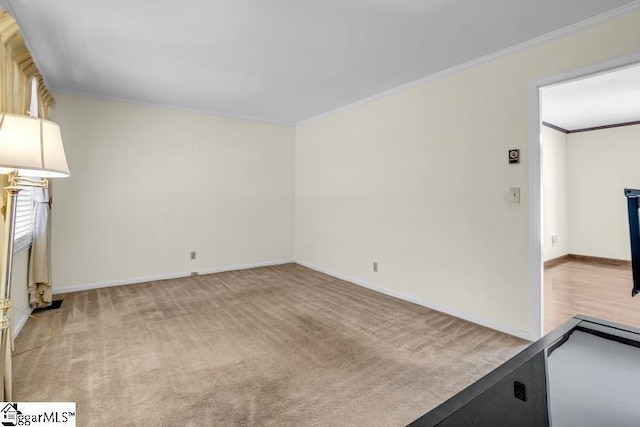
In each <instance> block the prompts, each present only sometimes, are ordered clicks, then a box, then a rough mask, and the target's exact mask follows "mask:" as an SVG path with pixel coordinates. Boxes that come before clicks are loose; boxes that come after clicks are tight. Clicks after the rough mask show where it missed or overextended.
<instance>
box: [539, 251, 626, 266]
mask: <svg viewBox="0 0 640 427" xmlns="http://www.w3.org/2000/svg"><path fill="white" fill-rule="evenodd" d="M568 261H577V262H584V263H587V264H596V265H607V266H610V267H624V268H628V267H631V261H629V260H626V259H616V258H603V257H599V256H589V255H576V254H567V255H562V256H559V257H558V258H552V259H550V260H548V261H545V262H544V268H551V267H555V266H557V265H560V264H564V263H565V262H568Z"/></svg>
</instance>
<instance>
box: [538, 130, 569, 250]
mask: <svg viewBox="0 0 640 427" xmlns="http://www.w3.org/2000/svg"><path fill="white" fill-rule="evenodd" d="M567 185H568V184H567V138H566V134H564V133H562V132H559V131H557V130H555V129H551V128H549V127H546V126H543V127H542V236H543V240H542V259H543V260H544V261H547V260H550V259H553V258H558V257H561V256H563V255H567V254H568V253H569V206H568V194H567ZM552 236H557V238H558V240H557V243H555V244H554V243H553V242H552V240H551V237H552Z"/></svg>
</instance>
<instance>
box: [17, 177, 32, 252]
mask: <svg viewBox="0 0 640 427" xmlns="http://www.w3.org/2000/svg"><path fill="white" fill-rule="evenodd" d="M33 205H34V203H33V192H32V189H31V188H25V189H23V190H22V191H20V192H19V193H18V199H17V203H16V229H15V233H14V235H13V251H14V252H19V251H22V250H25V249H27V248H29V246H30V245H31V240H32V239H33V210H34V209H33Z"/></svg>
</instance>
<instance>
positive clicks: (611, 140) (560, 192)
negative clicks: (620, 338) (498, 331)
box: [532, 60, 640, 334]
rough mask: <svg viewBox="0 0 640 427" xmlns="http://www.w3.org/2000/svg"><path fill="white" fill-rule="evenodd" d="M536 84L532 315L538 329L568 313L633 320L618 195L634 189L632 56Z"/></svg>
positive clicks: (638, 84)
mask: <svg viewBox="0 0 640 427" xmlns="http://www.w3.org/2000/svg"><path fill="white" fill-rule="evenodd" d="M535 90H536V91H537V97H538V100H539V107H540V110H539V111H540V114H539V116H538V120H537V129H538V145H537V149H538V154H539V158H538V159H537V160H538V161H539V166H540V175H539V176H538V178H539V181H535V180H532V187H533V186H534V185H535V184H536V182H538V183H539V184H540V187H539V190H540V191H539V192H537V193H536V192H535V191H533V192H532V193H534V195H536V194H537V197H539V198H538V202H539V204H538V205H537V206H536V209H538V212H537V214H538V218H539V222H538V227H539V228H538V229H537V233H538V234H537V236H535V237H536V238H538V239H539V240H538V242H539V255H540V259H539V264H537V268H538V271H539V272H540V277H539V281H538V282H537V286H538V288H539V292H538V294H537V298H538V304H539V306H538V310H539V314H540V317H539V318H536V317H535V314H534V316H533V317H534V321H536V320H537V321H539V323H538V327H539V328H540V329H539V330H540V332H541V333H542V334H544V333H547V332H549V331H551V330H553V329H555V328H556V327H558V326H560V325H561V324H562V323H564V322H565V321H566V320H568V319H569V318H571V317H573V316H575V315H576V314H584V315H587V316H593V317H598V318H601V319H605V320H610V321H614V322H618V323H623V324H626V325H629V326H634V327H640V298H637V297H636V298H632V296H631V290H632V287H633V280H632V273H631V261H630V260H631V250H630V243H629V222H628V215H627V200H626V197H625V193H624V190H625V188H637V189H640V168H638V167H637V160H636V159H638V158H640V64H638V63H637V60H636V61H635V62H633V61H629V62H627V63H622V64H618V65H617V66H615V67H612V66H609V67H607V68H604V69H600V70H596V71H591V72H589V73H583V74H581V75H577V76H573V77H569V78H564V79H561V80H557V81H554V82H547V84H540V85H538V86H537V87H536V88H535ZM532 157H534V156H533V155H532ZM532 175H535V174H532ZM534 270H535V267H534Z"/></svg>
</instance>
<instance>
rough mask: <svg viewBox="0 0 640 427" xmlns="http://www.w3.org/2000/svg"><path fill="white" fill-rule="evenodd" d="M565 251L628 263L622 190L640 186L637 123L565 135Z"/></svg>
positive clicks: (627, 229) (639, 153)
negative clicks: (567, 227)
mask: <svg viewBox="0 0 640 427" xmlns="http://www.w3.org/2000/svg"><path fill="white" fill-rule="evenodd" d="M567 147H568V148H567V152H568V156H567V157H568V173H569V203H570V210H569V224H570V238H569V241H570V243H569V244H570V251H571V253H572V254H577V255H589V256H597V257H604V258H615V259H624V260H630V259H631V249H630V245H629V222H628V217H627V199H626V198H625V196H624V193H623V190H624V189H625V188H640V169H639V166H638V165H639V164H638V159H640V125H636V126H626V127H619V128H612V129H604V130H598V131H591V132H580V133H572V134H569V135H568V136H567Z"/></svg>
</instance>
